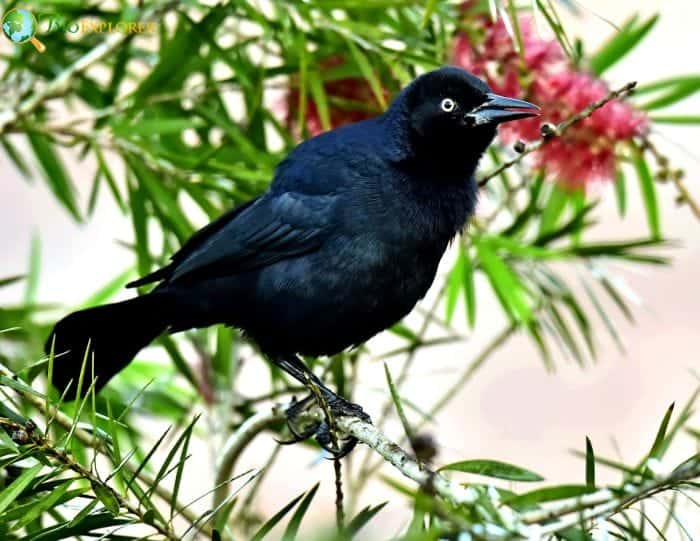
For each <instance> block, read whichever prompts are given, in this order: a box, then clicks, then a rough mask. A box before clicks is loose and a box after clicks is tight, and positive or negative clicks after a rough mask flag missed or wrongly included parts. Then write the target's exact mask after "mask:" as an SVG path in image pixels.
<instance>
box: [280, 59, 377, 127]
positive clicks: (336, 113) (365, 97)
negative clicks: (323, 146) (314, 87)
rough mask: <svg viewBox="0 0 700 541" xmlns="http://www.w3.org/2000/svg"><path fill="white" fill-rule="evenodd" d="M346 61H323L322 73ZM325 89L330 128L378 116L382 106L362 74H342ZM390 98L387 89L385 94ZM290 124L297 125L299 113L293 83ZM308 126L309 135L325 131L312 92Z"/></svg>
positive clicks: (288, 102)
mask: <svg viewBox="0 0 700 541" xmlns="http://www.w3.org/2000/svg"><path fill="white" fill-rule="evenodd" d="M344 64H345V59H344V58H342V57H339V56H334V57H331V58H328V59H326V60H324V61H322V62H321V63H320V66H321V73H322V74H324V73H326V74H327V73H328V72H330V71H331V70H332V69H334V68H338V67H340V66H343V65H344ZM323 89H324V91H325V93H326V98H327V101H328V115H329V117H330V118H329V120H330V127H331V128H337V127H339V126H342V125H343V124H349V123H350V122H357V121H359V120H364V119H366V118H369V117H372V116H375V115H376V114H377V113H379V112H381V110H382V108H381V105H380V104H379V102H378V101H377V98H376V96H375V95H374V92H372V89H371V87H370V86H369V83H368V82H367V80H366V79H364V78H362V77H343V78H339V79H332V80H329V81H326V82H324V84H323ZM385 97H387V98H388V92H386V93H385ZM286 101H287V115H286V118H287V126H288V127H290V128H298V126H296V124H297V121H298V115H299V89H298V88H296V87H295V86H294V83H293V84H292V87H291V88H290V90H289V93H288V94H287V98H286ZM305 120H306V129H307V130H308V131H309V134H310V135H318V134H319V133H321V132H322V131H324V130H323V125H322V123H321V115H320V114H319V110H318V105H317V104H316V102H315V101H314V99H313V97H312V96H311V95H310V94H307V102H306V114H305Z"/></svg>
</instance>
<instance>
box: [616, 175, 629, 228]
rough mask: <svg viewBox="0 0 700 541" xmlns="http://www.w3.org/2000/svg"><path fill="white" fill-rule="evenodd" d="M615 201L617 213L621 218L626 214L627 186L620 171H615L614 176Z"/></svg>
mask: <svg viewBox="0 0 700 541" xmlns="http://www.w3.org/2000/svg"><path fill="white" fill-rule="evenodd" d="M614 186H615V200H616V201H617V213H618V214H619V215H620V217H621V218H624V217H625V214H626V213H627V186H626V182H625V174H624V173H623V172H622V169H620V168H619V169H618V170H617V174H616V175H615V184H614Z"/></svg>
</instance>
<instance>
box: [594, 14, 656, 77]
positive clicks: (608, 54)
mask: <svg viewBox="0 0 700 541" xmlns="http://www.w3.org/2000/svg"><path fill="white" fill-rule="evenodd" d="M637 20H638V16H637V15H634V16H633V17H632V18H631V19H629V20H627V21H626V22H625V23H624V24H623V25H622V27H621V28H620V31H619V32H618V33H617V34H616V35H614V36H613V37H612V38H611V39H609V40H608V41H607V42H606V43H605V44H604V45H603V46H602V47H601V48H600V49H599V50H598V52H596V53H595V54H594V55H593V56H592V57H591V59H590V67H591V71H592V72H593V73H594V74H595V75H598V76H600V75H601V74H602V73H603V72H604V71H605V70H607V69H608V68H610V67H611V66H612V65H614V64H616V63H617V62H619V61H620V60H621V59H622V58H623V57H624V56H625V55H626V54H627V53H629V52H630V51H631V50H632V49H634V47H635V46H636V45H637V44H639V42H640V41H642V39H644V36H646V35H647V34H648V33H649V31H650V30H651V29H652V28H654V25H655V24H656V23H657V22H658V20H659V15H658V14H656V15H653V16H651V17H650V18H649V19H647V20H646V21H644V22H642V23H639V24H637Z"/></svg>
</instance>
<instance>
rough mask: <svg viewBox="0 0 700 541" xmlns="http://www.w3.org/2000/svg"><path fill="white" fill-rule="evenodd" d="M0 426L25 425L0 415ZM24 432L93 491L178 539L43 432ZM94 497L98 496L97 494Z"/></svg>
mask: <svg viewBox="0 0 700 541" xmlns="http://www.w3.org/2000/svg"><path fill="white" fill-rule="evenodd" d="M0 426H2V427H5V428H8V429H10V430H12V431H25V425H22V424H19V423H17V422H15V421H12V420H10V419H5V418H2V417H0ZM25 433H26V434H27V438H28V441H29V442H31V444H33V445H34V446H35V447H36V448H37V449H38V450H39V451H40V453H41V454H42V455H43V456H46V457H51V458H53V459H54V460H56V461H57V462H59V463H61V464H63V466H65V467H66V468H68V469H70V470H72V471H74V472H75V473H77V474H78V475H79V476H80V477H81V478H82V479H86V480H88V481H90V485H91V486H92V487H93V491H95V490H96V489H95V487H101V488H102V490H104V491H107V492H109V493H110V495H111V496H112V498H113V499H114V501H116V502H117V503H118V505H119V507H121V508H124V509H126V510H127V511H128V512H129V513H131V514H132V515H134V516H136V517H138V518H139V520H140V521H141V522H142V523H143V524H149V525H150V526H151V527H153V528H154V529H155V530H157V531H158V533H160V534H161V535H163V536H165V538H167V539H170V540H172V541H178V540H179V539H180V536H178V535H176V534H175V532H173V531H172V529H171V528H170V526H169V525H162V524H159V523H158V521H156V520H150V519H148V517H146V513H148V510H142V509H141V506H140V505H134V504H133V503H131V502H130V501H129V499H128V498H125V497H124V496H122V495H121V494H120V493H119V492H118V491H116V490H115V489H113V488H112V487H111V486H110V485H109V484H107V483H105V482H104V481H102V479H100V478H99V477H97V475H95V474H94V473H92V472H91V471H90V470H88V469H87V468H85V467H83V466H82V465H81V464H79V463H78V462H76V461H75V460H74V459H73V458H72V457H71V456H70V455H69V454H68V453H67V452H66V451H64V450H59V449H57V448H56V446H55V444H54V443H53V442H52V441H51V440H49V438H47V437H46V436H44V435H43V434H39V433H38V431H36V430H34V431H25ZM95 497H96V498H97V497H98V496H97V494H96V495H95Z"/></svg>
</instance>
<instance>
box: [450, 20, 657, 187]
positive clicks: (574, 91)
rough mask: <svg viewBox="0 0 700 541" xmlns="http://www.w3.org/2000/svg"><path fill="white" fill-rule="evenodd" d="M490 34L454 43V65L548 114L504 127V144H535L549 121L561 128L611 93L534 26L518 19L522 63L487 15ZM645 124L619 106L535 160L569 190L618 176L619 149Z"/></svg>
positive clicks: (555, 141) (617, 103)
mask: <svg viewBox="0 0 700 541" xmlns="http://www.w3.org/2000/svg"><path fill="white" fill-rule="evenodd" d="M479 20H480V22H481V23H482V24H483V27H484V30H485V34H484V37H483V39H481V40H478V41H473V40H471V39H470V38H469V37H468V36H467V35H466V34H465V33H459V34H457V36H456V37H455V42H454V48H453V56H452V61H453V62H454V63H455V64H457V65H459V66H462V67H464V68H467V69H469V70H471V71H473V72H474V73H475V74H476V75H479V76H481V77H484V78H485V79H486V80H487V81H488V83H489V85H490V86H491V87H492V88H493V89H494V91H495V92H497V93H499V94H505V95H507V96H511V97H515V98H524V99H527V100H528V101H532V102H533V103H536V104H538V105H539V106H540V107H541V108H542V116H541V117H540V118H539V119H537V118H532V119H525V120H521V121H518V122H513V123H510V124H507V125H504V126H503V127H502V128H501V131H500V137H501V139H502V140H503V141H505V142H508V143H513V142H515V141H517V140H519V139H523V140H535V139H538V138H539V137H540V125H541V123H542V122H543V121H544V122H551V123H559V122H561V121H562V120H565V119H566V118H569V117H570V116H572V115H574V114H576V113H577V112H579V111H580V110H581V109H583V108H585V107H586V106H587V105H589V104H590V103H591V102H593V101H596V100H599V99H601V98H603V97H604V96H605V95H606V94H607V93H608V88H607V86H606V85H605V83H604V82H603V81H601V80H599V79H596V78H595V77H593V76H592V75H590V74H588V73H584V72H581V71H576V70H574V69H572V67H571V66H570V64H568V63H567V61H566V57H565V55H564V53H563V51H562V49H561V47H560V45H559V44H558V43H557V42H556V41H555V40H546V39H542V38H540V37H539V36H537V35H536V32H535V29H534V25H533V24H532V20H531V19H530V18H529V17H527V16H521V17H520V18H519V25H520V32H521V35H522V41H523V55H522V59H521V57H520V55H519V54H518V53H517V52H516V50H515V47H514V45H513V40H512V38H511V36H510V35H509V34H508V31H507V30H506V27H505V25H504V23H503V21H501V20H499V21H497V22H492V21H491V20H490V19H488V18H487V17H483V16H480V17H479ZM646 126H647V119H646V117H645V116H644V115H643V114H642V113H640V112H638V111H635V110H634V109H633V108H632V107H630V106H629V105H628V104H626V103H623V102H621V101H618V100H613V101H611V102H609V103H608V104H606V105H605V106H604V107H602V108H600V109H598V110H597V111H595V112H594V113H593V114H592V115H591V116H590V117H588V118H586V119H584V120H582V121H581V122H579V123H577V124H575V125H573V126H571V127H570V128H569V129H568V130H567V131H566V133H565V134H564V135H563V136H562V137H557V138H554V139H553V140H551V141H550V142H548V143H547V144H546V145H545V146H544V147H542V148H541V149H540V150H539V151H537V152H536V153H535V154H534V156H533V157H534V165H535V167H537V168H543V169H544V168H546V170H547V171H548V172H549V173H551V174H552V175H553V176H555V177H556V179H557V181H558V182H561V183H562V184H564V185H566V186H568V187H570V188H585V186H586V185H588V184H590V183H593V182H596V181H604V180H612V179H613V178H614V176H615V166H616V155H615V146H616V143H618V142H621V141H626V140H629V139H631V138H632V137H634V136H635V135H638V134H639V133H641V132H642V131H643V130H644V129H645V128H646Z"/></svg>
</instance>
